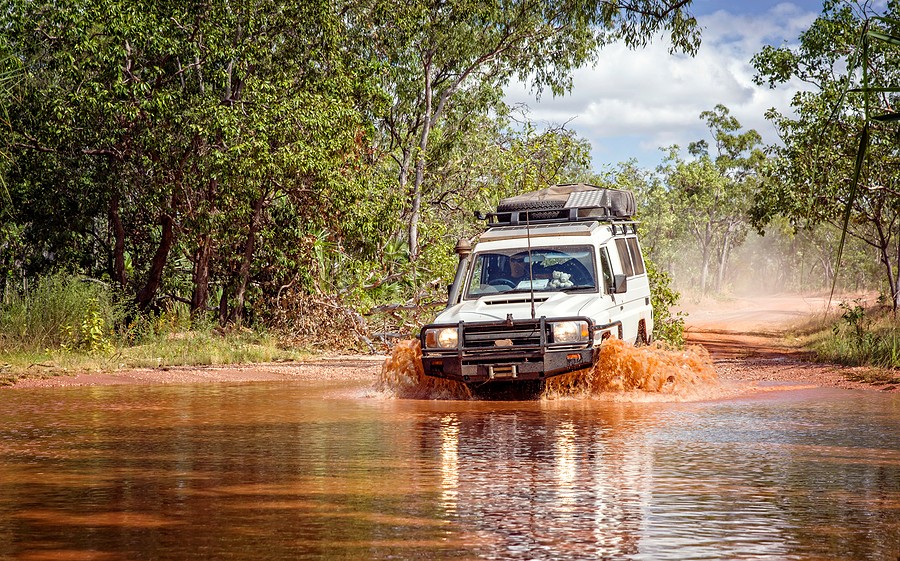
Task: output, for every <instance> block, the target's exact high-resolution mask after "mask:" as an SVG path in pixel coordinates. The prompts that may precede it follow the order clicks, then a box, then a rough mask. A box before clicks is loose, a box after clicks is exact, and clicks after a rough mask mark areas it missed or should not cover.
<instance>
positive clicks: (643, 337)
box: [634, 320, 650, 347]
mask: <svg viewBox="0 0 900 561" xmlns="http://www.w3.org/2000/svg"><path fill="white" fill-rule="evenodd" d="M649 344H650V337H649V336H648V335H647V323H646V322H645V321H644V320H641V321H639V322H638V334H637V338H636V339H635V340H634V346H635V347H644V346H646V345H649Z"/></svg>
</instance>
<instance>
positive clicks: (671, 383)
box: [542, 339, 719, 399]
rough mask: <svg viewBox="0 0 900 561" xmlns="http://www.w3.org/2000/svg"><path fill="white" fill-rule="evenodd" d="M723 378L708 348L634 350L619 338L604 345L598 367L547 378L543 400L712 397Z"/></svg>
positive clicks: (657, 347) (661, 346) (646, 348)
mask: <svg viewBox="0 0 900 561" xmlns="http://www.w3.org/2000/svg"><path fill="white" fill-rule="evenodd" d="M718 388H719V379H718V375H717V374H716V369H715V367H714V366H713V363H712V359H711V358H710V356H709V353H708V352H707V351H706V349H704V348H703V347H699V346H690V347H687V348H685V349H683V350H679V349H672V348H669V347H667V346H666V345H665V344H663V343H660V342H657V343H654V344H652V345H650V346H648V347H634V346H633V345H631V344H629V343H626V342H624V341H621V340H619V339H611V340H609V341H607V342H605V343H604V344H603V347H602V348H601V350H600V357H599V358H598V360H597V362H596V363H595V364H594V366H593V367H592V368H586V369H584V370H577V371H575V372H570V373H569V374H563V375H562V376H557V377H555V378H551V379H549V380H547V383H546V387H545V389H544V393H543V394H542V397H543V398H547V399H554V398H559V397H580V398H596V397H603V396H611V397H613V398H614V399H615V398H617V397H621V396H626V395H627V396H630V397H632V398H634V397H635V396H644V397H647V396H663V395H667V396H673V397H677V398H682V399H687V398H703V397H712V394H713V393H715V391H716V390H717V389H718Z"/></svg>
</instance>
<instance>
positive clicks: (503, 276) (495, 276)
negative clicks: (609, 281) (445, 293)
mask: <svg viewBox="0 0 900 561" xmlns="http://www.w3.org/2000/svg"><path fill="white" fill-rule="evenodd" d="M595 271H596V267H595V266H594V251H593V249H592V248H591V246H557V247H541V248H534V249H532V250H531V251H530V252H529V251H522V250H521V249H516V250H510V251H505V252H493V253H487V252H485V253H476V254H475V258H474V263H473V267H472V277H471V279H469V290H468V292H467V293H466V296H467V297H469V298H477V297H479V296H483V295H485V294H493V293H498V292H513V291H515V292H529V291H531V289H532V279H533V286H534V291H535V292H558V291H565V292H571V291H595V290H596V288H597V282H596V273H595Z"/></svg>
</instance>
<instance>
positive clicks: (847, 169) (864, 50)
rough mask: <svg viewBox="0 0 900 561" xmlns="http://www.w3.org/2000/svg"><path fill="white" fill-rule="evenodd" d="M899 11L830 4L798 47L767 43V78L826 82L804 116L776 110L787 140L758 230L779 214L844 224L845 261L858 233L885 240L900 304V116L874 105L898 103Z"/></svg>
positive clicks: (805, 97) (761, 60)
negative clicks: (850, 242) (899, 131)
mask: <svg viewBox="0 0 900 561" xmlns="http://www.w3.org/2000/svg"><path fill="white" fill-rule="evenodd" d="M897 14H898V6H897V4H896V3H894V2H889V3H888V4H887V5H886V6H885V8H884V13H877V12H875V11H874V9H873V7H872V6H871V5H870V4H868V3H866V4H857V3H851V2H847V3H838V2H828V3H826V4H825V6H824V9H823V11H822V14H821V15H820V16H819V17H818V18H817V19H816V20H815V21H814V22H813V24H812V25H811V26H810V28H809V29H808V30H806V31H805V32H803V33H802V34H801V36H800V44H799V46H798V47H795V48H789V47H779V48H775V47H767V48H765V49H764V50H763V51H762V52H760V53H759V54H757V55H756V56H755V57H754V59H753V64H754V65H755V66H756V69H757V71H758V73H759V74H758V75H757V78H756V79H757V82H758V83H760V84H762V83H768V84H769V86H770V87H774V86H775V85H777V84H780V83H782V82H785V81H787V80H790V79H793V78H798V79H800V80H803V81H805V82H808V83H810V84H813V85H814V86H815V88H816V89H815V90H813V91H810V92H805V93H802V94H798V95H797V96H795V97H794V100H793V102H792V105H793V109H794V112H795V113H796V115H797V118H791V117H788V116H784V115H780V114H778V113H777V112H774V111H773V112H770V114H769V115H768V118H769V119H770V120H772V121H773V123H774V124H775V126H776V128H777V129H778V130H779V133H780V136H781V138H782V139H783V140H784V145H783V146H779V147H774V148H773V152H774V154H775V156H776V158H775V159H774V160H773V164H774V165H773V166H772V167H771V168H770V170H769V172H768V174H767V175H768V177H769V179H770V180H769V181H767V182H766V183H765V185H764V188H763V189H762V190H760V192H759V193H758V195H757V197H756V200H755V203H754V207H753V209H752V212H751V214H752V216H753V219H754V224H755V225H756V226H757V227H758V228H760V227H762V226H764V225H765V224H767V223H768V222H769V221H770V220H771V219H772V218H773V217H775V216H778V215H781V216H785V217H787V218H788V219H789V220H790V221H791V223H792V224H793V225H794V226H795V227H796V228H797V229H798V230H800V229H807V230H813V229H816V228H818V227H820V225H822V224H829V225H831V226H833V227H836V228H838V229H839V231H840V232H841V237H840V241H839V242H838V244H837V254H838V261H839V260H840V259H841V255H842V254H843V252H844V248H845V240H846V239H848V238H857V239H859V240H863V241H864V242H865V243H866V244H869V245H870V246H872V247H873V248H875V249H876V251H877V253H878V254H877V256H876V260H877V261H878V262H880V263H882V264H883V265H884V267H883V269H882V271H883V274H884V278H885V280H886V281H887V285H888V286H889V287H890V290H891V294H892V296H893V306H894V308H895V309H896V308H897V305H898V303H900V261H898V260H900V235H898V234H897V232H898V231H900V229H898V224H900V188H897V184H898V170H897V166H896V165H895V159H896V151H897V141H896V139H897V137H896V132H897V130H896V120H897V115H896V114H895V113H893V112H892V111H889V112H888V113H886V114H883V115H875V114H874V113H875V112H876V111H878V112H880V111H881V109H880V108H888V109H889V108H891V107H893V106H894V105H895V102H896V99H895V97H896V93H897V91H898V88H897V86H898V85H900V71H898V68H900V65H898V62H900V49H897V48H896V46H897V40H896V38H897V37H900V26H898V23H897V21H896V19H897ZM882 16H887V17H886V18H885V17H882ZM834 268H835V269H838V268H839V267H838V264H835V266H834ZM835 280H836V277H835Z"/></svg>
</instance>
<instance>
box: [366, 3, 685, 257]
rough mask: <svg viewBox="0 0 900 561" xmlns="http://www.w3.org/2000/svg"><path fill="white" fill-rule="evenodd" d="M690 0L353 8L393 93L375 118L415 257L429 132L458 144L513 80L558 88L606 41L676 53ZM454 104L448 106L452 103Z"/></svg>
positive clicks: (427, 186) (433, 188)
mask: <svg viewBox="0 0 900 561" xmlns="http://www.w3.org/2000/svg"><path fill="white" fill-rule="evenodd" d="M689 4H690V0H628V1H624V2H609V1H604V0H593V1H589V2H572V1H570V0H417V1H413V2H408V3H407V2H401V3H398V2H388V1H381V0H370V1H369V2H368V3H364V7H363V8H362V9H360V10H359V11H358V12H357V13H358V14H359V17H360V22H361V23H359V26H360V27H365V26H368V27H367V28H368V29H369V30H370V32H369V34H368V42H367V43H366V45H368V46H369V48H370V49H371V52H373V53H374V54H375V56H377V57H378V58H379V59H380V60H382V61H384V66H383V67H382V73H381V79H382V83H383V87H384V89H385V90H386V91H387V92H388V93H389V95H390V97H391V106H390V110H389V111H388V112H387V113H386V114H385V115H384V116H383V118H382V119H381V120H380V121H379V129H380V131H381V136H382V143H381V145H382V148H383V150H385V151H386V152H387V153H389V154H391V156H392V158H393V162H394V165H395V168H394V169H395V174H396V178H397V184H398V187H399V189H400V191H401V193H402V194H403V195H404V196H405V197H406V203H405V206H404V209H403V216H404V219H405V223H406V233H405V235H406V238H407V241H408V245H409V251H410V253H411V255H412V256H413V258H415V257H416V256H417V255H418V253H419V245H420V241H419V226H420V219H421V215H422V205H423V201H428V200H434V199H439V198H440V195H438V194H436V193H438V192H439V191H440V190H441V188H442V187H441V185H440V184H439V183H435V182H429V181H427V179H428V174H427V169H428V167H429V166H431V165H439V164H440V162H436V161H430V160H429V157H430V155H431V153H430V152H429V146H430V143H431V142H432V138H433V137H434V136H435V135H440V136H441V137H442V139H443V141H445V142H447V141H457V142H461V141H462V137H461V136H457V135H459V134H460V132H461V131H465V130H468V128H469V126H467V125H466V123H468V122H470V120H471V119H475V120H476V121H477V119H478V118H479V116H481V115H485V114H489V113H490V112H492V111H495V110H497V108H499V107H500V106H501V105H502V98H503V87H504V86H506V85H507V84H508V83H509V82H510V80H512V79H516V78H517V79H520V80H523V81H527V82H529V83H530V84H531V85H532V86H533V87H534V88H535V89H536V91H538V92H541V91H543V90H545V89H549V90H550V91H551V92H552V93H553V94H561V93H563V92H565V91H566V90H567V89H568V88H570V87H571V72H572V70H574V69H575V68H577V67H579V66H581V65H583V64H586V63H588V62H590V61H591V60H593V59H595V57H596V56H597V53H598V50H599V49H600V48H601V47H603V46H604V45H607V44H610V43H612V42H616V41H624V42H625V44H627V45H628V46H629V47H632V48H638V47H641V46H644V45H645V44H647V42H648V41H650V40H651V38H653V37H654V36H655V35H657V34H659V33H661V32H663V33H667V34H668V37H669V40H670V41H671V45H672V50H677V51H683V52H687V53H693V52H694V51H695V50H696V48H697V46H698V44H699V29H698V26H697V22H696V20H695V19H694V18H693V17H692V16H691V14H690V12H689V11H688V7H689ZM454 106H455V107H457V108H459V110H456V111H454V110H453V107H454Z"/></svg>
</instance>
